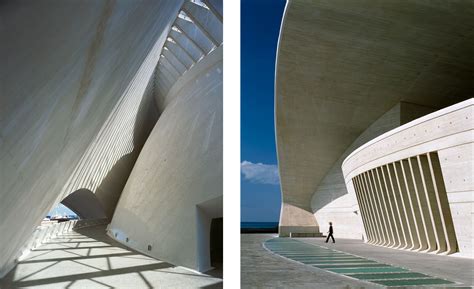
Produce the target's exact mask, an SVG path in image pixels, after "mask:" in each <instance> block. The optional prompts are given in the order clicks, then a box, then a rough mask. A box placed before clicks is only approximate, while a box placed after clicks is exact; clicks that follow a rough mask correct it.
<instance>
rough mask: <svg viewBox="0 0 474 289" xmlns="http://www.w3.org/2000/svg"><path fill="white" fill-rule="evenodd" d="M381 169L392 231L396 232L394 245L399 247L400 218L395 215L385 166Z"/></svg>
mask: <svg viewBox="0 0 474 289" xmlns="http://www.w3.org/2000/svg"><path fill="white" fill-rule="evenodd" d="M378 170H380V176H381V178H382V181H383V191H384V193H385V199H386V200H388V207H389V209H390V211H389V218H390V223H391V224H392V230H393V231H392V232H393V234H394V238H395V239H394V242H393V245H392V247H393V248H395V247H399V246H400V230H399V224H398V218H397V217H396V216H395V211H394V209H393V204H392V203H393V193H392V192H391V191H390V190H389V186H388V180H387V178H386V177H385V173H384V166H381V167H379V168H378Z"/></svg>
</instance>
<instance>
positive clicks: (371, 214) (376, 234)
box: [358, 174, 381, 245]
mask: <svg viewBox="0 0 474 289" xmlns="http://www.w3.org/2000/svg"><path fill="white" fill-rule="evenodd" d="M358 178H359V184H360V186H361V191H362V193H363V200H364V202H365V207H366V208H367V215H368V219H369V220H370V224H371V227H372V232H373V233H372V235H373V239H372V242H371V243H372V244H374V245H375V244H377V243H378V242H379V241H380V240H381V238H380V231H379V228H378V225H377V220H376V218H375V211H374V209H373V205H372V202H371V199H370V198H369V191H368V189H367V183H366V181H365V177H364V175H363V174H360V175H359V176H358Z"/></svg>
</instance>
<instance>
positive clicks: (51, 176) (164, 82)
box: [0, 0, 223, 277]
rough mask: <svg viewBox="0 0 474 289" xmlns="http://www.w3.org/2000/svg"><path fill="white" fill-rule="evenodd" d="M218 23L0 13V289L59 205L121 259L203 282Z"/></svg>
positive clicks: (186, 12) (6, 4) (212, 212)
mask: <svg viewBox="0 0 474 289" xmlns="http://www.w3.org/2000/svg"><path fill="white" fill-rule="evenodd" d="M222 12H223V11H222V1H219V0H203V1H198V0H194V1H188V0H186V1H183V0H181V1H176V0H162V1H148V0H144V1H124V0H101V1H60V0H53V1H29V0H26V1H3V2H2V4H0V19H1V24H0V39H2V41H1V42H2V44H1V45H0V63H1V65H0V184H1V188H0V220H1V221H0V232H2V233H1V234H0V277H2V276H4V275H5V274H6V273H8V272H9V271H10V270H11V269H12V268H13V266H14V265H15V263H16V261H17V259H18V256H20V255H21V253H22V250H23V249H25V248H24V246H25V244H26V243H27V241H28V240H29V238H30V237H31V235H32V233H33V232H34V230H35V228H36V227H37V226H38V225H39V224H40V222H41V220H42V219H43V218H44V216H45V215H46V213H47V212H48V211H49V210H50V209H51V208H52V207H54V206H55V205H56V204H58V203H59V202H63V203H64V204H65V205H67V206H68V207H70V208H71V209H73V210H74V211H75V212H76V213H77V214H78V215H79V216H80V217H81V218H83V219H102V218H106V219H107V220H108V221H107V222H108V223H109V225H108V227H107V234H108V235H109V236H111V237H112V238H114V239H116V241H119V242H121V243H123V244H124V245H126V246H127V247H129V248H131V249H134V250H136V251H140V252H143V253H145V254H147V255H149V256H151V257H155V258H158V259H161V260H164V261H167V262H169V263H171V264H174V265H179V266H184V267H187V268H191V269H194V270H198V271H201V272H203V271H207V270H209V269H210V268H211V259H210V258H211V253H214V254H215V252H210V251H212V250H214V249H213V248H210V244H211V243H212V244H214V243H215V240H214V239H215V238H217V240H219V238H220V240H222V236H220V237H219V236H218V234H216V233H215V232H219V230H218V229H216V228H213V229H212V231H213V232H214V233H213V234H212V235H211V226H222V222H221V221H219V219H220V218H222V47H223V46H222V20H223V19H222ZM216 220H217V221H216ZM215 224H217V225H215ZM219 224H220V225H219ZM220 231H222V230H220ZM104 233H105V232H104ZM220 246H221V248H222V244H221V245H220ZM214 251H215V250H214Z"/></svg>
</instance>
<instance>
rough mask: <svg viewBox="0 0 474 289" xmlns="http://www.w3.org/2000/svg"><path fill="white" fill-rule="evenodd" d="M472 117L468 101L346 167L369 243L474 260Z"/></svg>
mask: <svg viewBox="0 0 474 289" xmlns="http://www.w3.org/2000/svg"><path fill="white" fill-rule="evenodd" d="M473 113H474V99H469V100H466V101H464V102H461V103H458V104H456V105H453V106H450V107H447V108H445V109H442V110H439V111H436V112H434V113H431V114H429V115H426V116H424V117H421V118H419V119H416V120H414V121H412V122H410V123H407V124H405V125H403V126H401V127H398V128H396V129H394V130H391V131H389V132H387V133H385V134H383V135H381V136H379V137H377V138H375V139H373V140H371V141H370V142H368V143H366V144H364V145H363V146H361V147H359V148H358V149H356V150H355V151H354V152H353V153H351V154H350V155H349V156H348V157H347V158H346V159H345V160H344V163H343V165H342V169H343V172H344V177H345V181H346V184H347V186H348V188H353V187H354V186H355V187H356V188H355V190H356V192H357V194H358V198H359V205H360V207H361V211H362V217H363V219H364V225H365V227H366V230H365V231H366V234H367V235H368V241H369V243H374V244H378V245H382V246H389V247H394V248H402V249H411V250H416V251H425V252H433V251H435V252H436V253H448V254H449V253H454V252H457V251H459V252H460V253H459V255H462V256H466V257H471V258H472V257H473V244H472V242H473V238H472V236H473V233H474V232H473V227H472V224H473V219H472V215H473V214H474V211H473V208H474V206H473V204H474V202H473V199H472V196H473V192H474V179H473V175H474V174H473V172H474V171H473V168H474V163H473V152H474V122H473V121H472V120H473V117H474V114H473ZM382 204H383V205H382ZM405 217H406V218H405Z"/></svg>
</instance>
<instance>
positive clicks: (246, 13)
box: [241, 0, 286, 222]
mask: <svg viewBox="0 0 474 289" xmlns="http://www.w3.org/2000/svg"><path fill="white" fill-rule="evenodd" d="M285 3H286V1H285V0H242V1H241V171H242V175H241V221H243V222H277V221H278V220H279V216H280V204H281V193H280V185H279V180H278V171H277V157H276V149H275V127H274V102H273V101H274V89H273V86H274V74H275V57H276V48H277V43H278V34H279V31H280V24H281V18H282V15H283V10H284V8H285Z"/></svg>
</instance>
